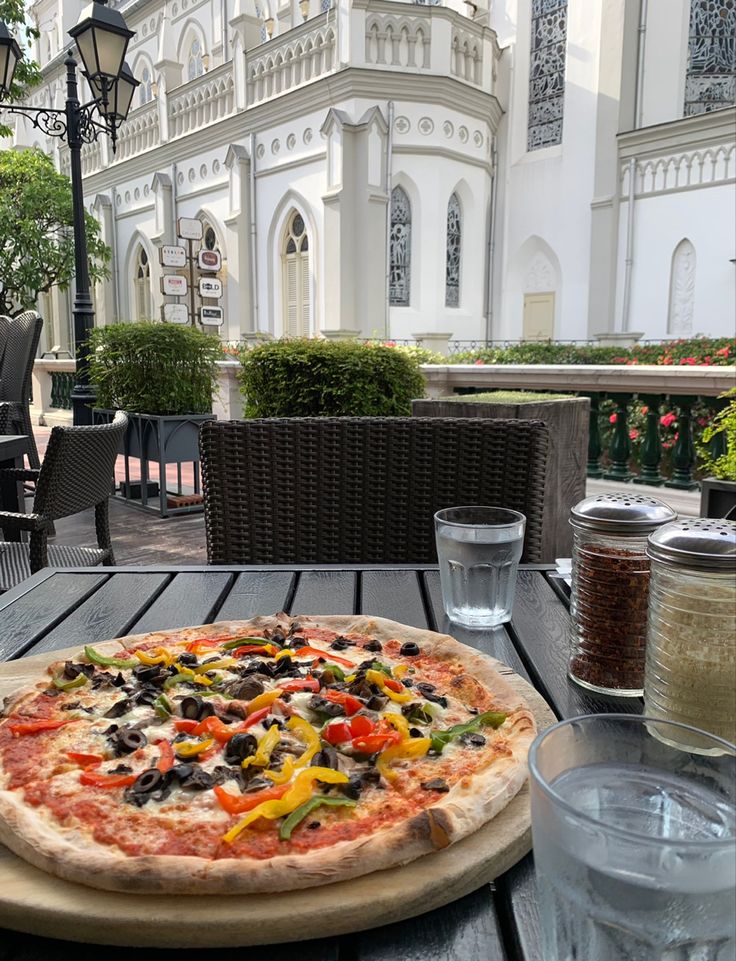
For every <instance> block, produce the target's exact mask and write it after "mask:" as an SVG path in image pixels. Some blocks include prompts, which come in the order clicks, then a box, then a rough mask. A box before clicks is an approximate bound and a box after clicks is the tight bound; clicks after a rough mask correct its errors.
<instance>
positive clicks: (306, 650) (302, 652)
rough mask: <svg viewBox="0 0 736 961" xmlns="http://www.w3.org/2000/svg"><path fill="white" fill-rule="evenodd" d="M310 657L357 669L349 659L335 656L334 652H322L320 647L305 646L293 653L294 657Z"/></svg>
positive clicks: (295, 649) (297, 648)
mask: <svg viewBox="0 0 736 961" xmlns="http://www.w3.org/2000/svg"><path fill="white" fill-rule="evenodd" d="M306 655H310V656H312V657H323V658H324V659H325V660H326V661H332V663H333V664H344V665H345V667H352V668H355V666H356V665H355V664H354V663H353V662H352V661H348V660H347V658H344V657H338V656H337V655H336V654H333V653H332V651H320V649H319V648H318V647H309V645H305V646H304V647H296V648H294V650H293V651H292V654H291V656H292V657H305V656H306Z"/></svg>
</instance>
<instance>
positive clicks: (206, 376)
mask: <svg viewBox="0 0 736 961" xmlns="http://www.w3.org/2000/svg"><path fill="white" fill-rule="evenodd" d="M89 344H90V360H89V374H90V381H91V382H92V383H93V384H94V385H95V387H96V389H97V403H98V407H97V408H96V409H95V411H94V418H95V421H96V422H101V421H102V422H104V421H108V420H111V419H112V417H113V416H114V414H115V411H116V410H124V411H126V413H127V414H128V416H129V418H130V425H129V427H128V433H127V436H126V438H125V441H124V449H123V450H122V451H121V453H123V454H124V455H125V457H126V480H127V479H128V478H129V470H128V468H127V458H129V457H134V458H138V459H140V461H141V480H140V484H137V485H132V484H130V483H129V482H127V483H126V484H124V485H123V490H122V492H123V494H124V496H125V497H126V499H128V500H130V499H136V500H137V498H138V497H140V499H141V505H142V506H144V507H147V506H148V503H147V502H148V496H149V493H152V492H153V493H154V494H155V487H153V488H151V486H150V485H149V482H148V462H149V461H155V462H156V463H157V464H158V468H159V478H164V477H165V476H166V465H167V464H173V463H176V464H181V463H186V462H192V463H193V464H194V465H195V467H194V470H195V479H196V478H198V462H199V426H200V424H201V423H202V422H203V421H205V420H213V419H214V415H213V414H212V397H213V394H214V391H215V389H216V383H217V367H216V363H217V361H218V360H220V359H221V356H222V348H221V345H220V341H219V339H218V338H217V337H215V336H213V335H211V334H205V333H203V332H202V331H200V330H197V329H195V328H193V327H189V326H178V325H175V324H166V323H160V322H158V323H157V322H152V321H141V322H140V323H134V324H125V323H122V324H110V325H108V326H106V327H96V328H95V329H94V330H93V331H92V333H91V334H90V340H89ZM164 487H165V485H161V490H160V491H159V497H160V512H161V515H162V516H164V517H166V516H167V515H168V514H170V513H177V512H178V510H182V509H186V508H185V507H184V506H181V507H179V508H177V506H176V505H175V504H174V505H173V506H172V504H171V503H170V501H171V498H170V497H167V495H166V491H165V490H164V489H163V488H164ZM197 488H198V482H195V492H196V489H197Z"/></svg>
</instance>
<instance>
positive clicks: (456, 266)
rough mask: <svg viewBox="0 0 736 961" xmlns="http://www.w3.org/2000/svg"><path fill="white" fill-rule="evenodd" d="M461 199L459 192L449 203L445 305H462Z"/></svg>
mask: <svg viewBox="0 0 736 961" xmlns="http://www.w3.org/2000/svg"><path fill="white" fill-rule="evenodd" d="M461 230H462V225H461V216H460V201H459V200H458V198H457V194H453V195H452V196H451V197H450V202H449V203H448V204H447V260H446V262H445V307H459V306H460V242H461Z"/></svg>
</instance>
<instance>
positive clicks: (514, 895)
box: [0, 565, 641, 961]
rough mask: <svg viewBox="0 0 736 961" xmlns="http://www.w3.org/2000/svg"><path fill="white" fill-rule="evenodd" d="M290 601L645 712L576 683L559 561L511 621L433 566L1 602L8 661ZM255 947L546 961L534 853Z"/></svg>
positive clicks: (14, 947) (564, 706) (31, 588)
mask: <svg viewBox="0 0 736 961" xmlns="http://www.w3.org/2000/svg"><path fill="white" fill-rule="evenodd" d="M280 610H283V611H287V612H291V613H295V614H300V613H304V614H310V613H320V614H350V613H362V614H373V615H377V616H381V617H388V618H391V619H393V620H397V621H402V622H404V623H407V624H412V625H415V626H417V627H428V628H430V629H432V630H439V631H443V632H448V633H452V634H453V635H454V636H455V637H457V638H458V640H460V641H463V642H464V643H466V644H469V645H470V646H471V647H476V648H478V649H479V650H481V651H485V652H486V653H488V654H491V655H493V656H494V657H497V658H499V659H500V660H501V661H504V662H505V663H506V664H508V665H510V666H511V667H512V668H513V669H514V670H515V671H516V672H517V673H518V674H520V675H522V677H524V678H526V679H527V680H530V681H531V682H532V683H533V684H534V686H535V687H536V688H537V690H539V692H540V693H541V694H542V695H543V697H544V698H545V699H546V700H547V702H548V703H549V704H550V706H551V707H552V708H553V710H554V712H555V714H556V715H557V716H558V717H560V718H562V717H570V716H574V715H578V714H590V713H597V712H600V711H623V712H635V713H639V712H640V711H641V705H640V702H639V701H638V700H636V699H625V698H604V697H598V696H596V695H593V694H588V693H586V692H585V691H584V690H582V689H581V688H578V687H577V686H576V685H574V684H573V683H572V682H570V681H569V680H568V679H567V630H568V626H569V614H568V610H567V604H566V593H565V591H564V588H563V587H562V584H561V582H560V581H559V580H558V579H557V578H555V577H554V576H553V575H552V571H551V570H550V568H548V567H543V566H541V565H536V566H535V565H529V566H527V567H525V568H524V569H522V570H521V571H520V572H519V583H518V586H517V592H516V602H515V605H514V616H513V620H512V621H511V623H510V624H508V625H506V626H505V627H500V628H495V629H493V630H488V631H468V630H464V629H462V628H458V627H456V626H455V625H452V627H451V626H450V624H449V622H448V621H447V619H446V618H445V615H444V613H443V610H442V600H441V595H440V584H439V573H438V571H437V569H436V568H432V567H420V568H416V569H415V568H410V567H400V566H393V567H362V568H360V567H344V568H330V567H324V568H301V569H299V568H298V567H296V566H293V567H273V568H268V569H262V568H261V569H259V568H247V567H239V568H218V567H201V568H198V567H187V568H179V569H176V568H170V567H145V568H143V567H119V568H109V569H106V568H101V567H97V568H86V569H85V568H80V569H73V570H72V569H70V570H63V571H62V570H57V571H53V570H48V569H46V570H43V571H40V572H39V573H38V574H35V575H34V576H33V577H31V578H29V579H28V580H27V581H25V582H24V583H22V584H20V585H18V586H17V587H15V588H13V590H12V591H9V592H8V593H7V594H4V595H3V596H2V597H1V598H0V658H1V659H3V660H9V659H11V658H15V657H22V656H24V655H26V654H31V653H33V654H37V653H41V652H42V651H50V650H54V649H56V648H63V647H67V646H69V645H72V644H79V645H82V644H90V643H94V642H95V641H100V640H103V639H105V638H111V637H117V636H121V635H125V634H131V633H140V632H145V631H154V630H160V629H163V628H175V627H184V626H187V625H190V624H203V623H207V622H209V621H213V620H218V619H227V618H249V617H251V616H254V615H255V614H262V613H272V612H275V611H280ZM430 869H431V867H430V864H429V862H428V870H430ZM183 909H184V910H185V908H183ZM244 952H247V958H248V961H542V955H541V947H540V942H539V920H538V915H537V902H536V893H535V889H534V875H533V862H532V857H531V855H529V856H528V857H526V858H524V860H522V861H521V862H520V863H519V864H517V865H516V867H514V868H513V869H512V870H510V871H508V872H507V873H506V874H505V875H503V876H502V877H501V878H499V879H497V880H496V882H495V883H494V884H493V885H485V886H484V887H482V888H480V889H479V890H477V891H475V892H473V893H472V894H470V895H467V896H466V897H464V898H461V899H460V900H459V901H456V902H454V903H453V904H450V905H447V906H446V907H444V908H441V909H438V910H436V911H432V912H430V913H428V914H425V915H422V916H420V917H418V918H415V919H412V920H409V921H405V922H402V923H400V924H393V925H388V926H386V927H383V928H377V929H374V930H372V931H368V932H363V933H360V934H355V935H351V936H344V937H340V938H329V937H326V938H324V939H322V940H319V941H306V942H298V943H292V944H282V945H275V946H272V947H267V948H247V949H244ZM225 953H226V952H225V951H223V950H219V951H214V950H212V951H208V950H203V949H197V950H193V951H192V952H188V953H187V954H186V956H187V957H191V958H192V959H196V961H221V959H222V957H224V956H225ZM227 954H228V956H229V955H231V954H233V949H229V950H228V951H227ZM181 956H182V952H181V951H156V950H151V949H141V948H139V949H135V950H134V949H123V948H110V947H104V948H103V947H100V946H98V945H81V944H72V943H68V942H62V941H52V940H47V939H43V938H36V937H31V936H29V935H25V934H17V933H15V932H12V931H4V932H2V938H1V939H0V961H42V959H43V961H62V959H64V961H66V959H69V961H72V959H73V961H99V959H104V961H130V959H132V958H140V959H141V961H165V959H166V961H168V959H169V958H170V959H171V961H174V959H175V958H176V959H180V958H181ZM243 956H244V957H245V956H246V955H245V954H244V955H243ZM591 961H592V959H591Z"/></svg>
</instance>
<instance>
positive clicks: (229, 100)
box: [169, 61, 235, 140]
mask: <svg viewBox="0 0 736 961" xmlns="http://www.w3.org/2000/svg"><path fill="white" fill-rule="evenodd" d="M234 109H235V89H234V81H233V69H232V62H231V61H228V62H227V63H223V64H222V65H221V66H219V67H217V68H215V69H214V70H211V71H210V72H209V73H205V74H203V75H202V76H201V77H197V78H196V80H190V81H189V83H186V84H184V86H182V87H178V88H177V89H176V90H175V91H174V92H173V93H172V94H171V95H170V96H169V135H170V137H171V139H172V140H173V139H175V138H176V137H183V136H184V135H185V134H188V133H191V131H192V130H198V129H199V128H200V127H206V126H208V125H209V124H211V123H215V122H216V121H217V120H222V119H223V118H224V117H228V116H230V114H232V113H233V110H234Z"/></svg>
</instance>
